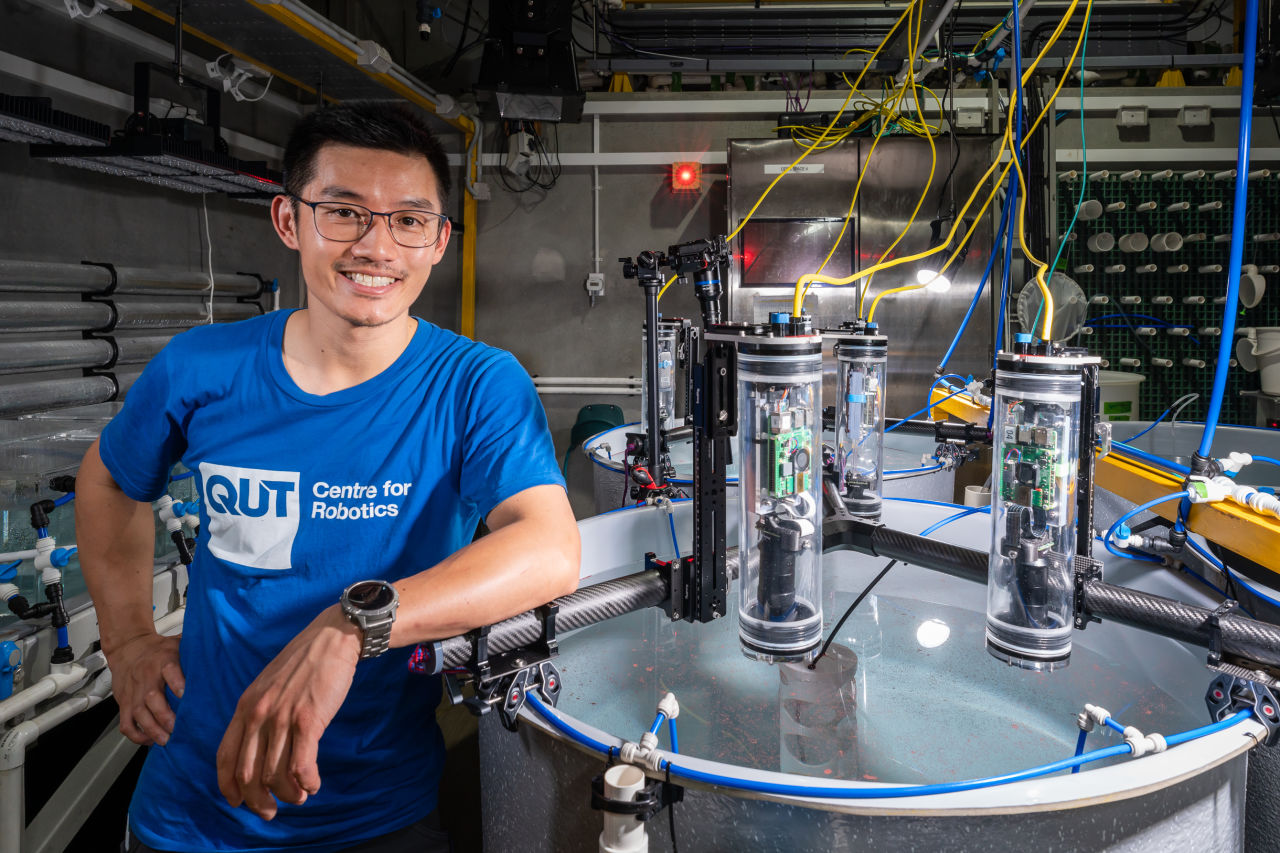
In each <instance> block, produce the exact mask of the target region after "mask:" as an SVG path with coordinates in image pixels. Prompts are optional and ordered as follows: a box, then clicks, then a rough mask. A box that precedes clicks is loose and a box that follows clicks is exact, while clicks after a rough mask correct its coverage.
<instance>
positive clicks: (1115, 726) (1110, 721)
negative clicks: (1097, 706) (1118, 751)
mask: <svg viewBox="0 0 1280 853" xmlns="http://www.w3.org/2000/svg"><path fill="white" fill-rule="evenodd" d="M1102 722H1103V723H1104V724H1105V725H1106V727H1107V728H1109V729H1111V730H1112V731H1117V732H1119V733H1120V734H1124V726H1122V725H1120V724H1119V723H1117V722H1116V721H1115V720H1113V719H1112V718H1111V717H1107V718H1106V719H1105V720H1103V721H1102Z"/></svg>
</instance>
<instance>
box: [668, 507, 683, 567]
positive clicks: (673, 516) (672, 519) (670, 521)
mask: <svg viewBox="0 0 1280 853" xmlns="http://www.w3.org/2000/svg"><path fill="white" fill-rule="evenodd" d="M667 524H669V525H671V547H672V548H675V549H676V559H677V560H678V559H680V543H679V542H677V541H676V514H675V513H674V512H669V513H667Z"/></svg>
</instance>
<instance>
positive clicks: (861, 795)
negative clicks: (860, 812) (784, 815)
mask: <svg viewBox="0 0 1280 853" xmlns="http://www.w3.org/2000/svg"><path fill="white" fill-rule="evenodd" d="M527 701H528V703H529V705H530V706H531V707H532V708H533V710H534V711H536V712H537V713H538V714H539V715H540V716H541V717H542V718H543V719H544V720H546V721H547V723H548V724H550V726H551V727H552V728H554V729H555V730H556V731H558V732H560V733H561V734H563V735H564V736H566V737H568V738H569V739H570V740H572V741H574V742H575V743H579V744H582V745H583V746H586V747H587V748H589V749H594V750H595V751H597V752H602V753H605V754H606V755H610V756H612V755H613V754H614V753H615V752H616V751H617V750H616V749H615V748H614V747H609V746H605V745H604V744H603V743H601V742H600V741H598V740H596V739H595V738H593V737H591V736H590V735H587V734H584V733H582V732H580V731H578V730H577V729H576V728H574V727H573V726H570V725H569V724H568V723H566V722H565V721H564V720H563V719H561V718H560V717H559V716H558V715H556V714H553V713H552V712H551V709H550V708H548V707H547V706H546V705H545V704H544V703H543V702H542V700H541V699H540V698H538V696H537V694H536V693H529V694H528V698H527ZM1252 713H1253V712H1252V711H1251V710H1249V709H1244V710H1241V711H1237V712H1236V713H1234V714H1232V715H1231V716H1230V717H1228V718H1226V719H1225V720H1222V721H1220V722H1217V723H1211V724H1210V725H1207V726H1201V727H1200V728H1197V729H1192V730H1190V731H1187V732H1180V733H1179V734H1176V735H1168V736H1167V737H1165V742H1166V743H1168V745H1169V746H1177V745H1179V744H1183V743H1186V742H1188V741H1192V740H1196V739H1197V738H1202V737H1206V736H1208V735H1211V734H1216V733H1217V732H1220V731H1223V730H1225V729H1228V728H1231V727H1232V726H1234V725H1236V724H1237V723H1242V722H1244V721H1245V720H1247V719H1248V718H1249V717H1250V716H1251V715H1252ZM1132 751H1133V748H1132V747H1131V746H1129V744H1127V743H1121V744H1116V745H1115V746H1109V747H1106V748H1104V749H1096V750H1094V751H1093V752H1087V753H1084V754H1083V755H1076V756H1072V757H1071V758H1064V759H1062V760H1061V761H1055V762H1053V763H1051V764H1044V765H1041V766H1039V767H1032V768H1030V769H1027V770H1020V771H1016V772H1014V773H1006V774H1004V775H1002V776H991V777H988V778H985V779H967V780H964V781H960V782H941V783H937V784H933V785H891V786H884V787H875V788H866V787H834V786H822V785H796V784H786V783H775V782H766V781H762V780H758V779H738V778H734V777H732V776H724V775H721V774H719V773H705V772H703V771H701V770H693V769H691V768H688V767H680V766H679V765H677V764H675V763H673V762H670V761H663V762H662V764H661V769H663V770H666V771H668V772H670V774H671V775H672V776H680V777H683V778H685V779H689V780H691V781H695V782H703V783H706V784H709V785H717V786H720V787H724V788H736V789H737V790H740V791H757V792H760V793H766V794H775V795H781V796H795V797H824V798H832V799H846V800H863V799H866V800H883V799H890V798H895V797H923V796H929V795H932V794H951V793H955V792H957V791H972V790H976V789H979V788H991V787H994V786H996V785H1006V784H1009V783H1011V782H1021V781H1023V780H1025V779H1034V778H1036V777H1039V776H1047V775H1049V774H1051V773H1057V772H1059V771H1062V770H1068V769H1070V768H1072V767H1079V766H1080V765H1082V764H1089V763H1091V762H1094V761H1102V760H1104V759H1107V758H1115V757H1117V756H1121V755H1127V754H1128V753H1131V752H1132Z"/></svg>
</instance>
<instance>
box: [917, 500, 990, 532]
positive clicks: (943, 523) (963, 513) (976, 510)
mask: <svg viewBox="0 0 1280 853" xmlns="http://www.w3.org/2000/svg"><path fill="white" fill-rule="evenodd" d="M979 512H991V507H989V506H973V507H969V508H968V509H966V510H963V511H961V512H957V513H956V514H955V515H952V516H948V517H946V518H944V519H942V521H938V522H935V523H934V524H932V525H930V526H929V527H926V528H925V529H924V530H922V531H921V532H920V535H921V536H928V535H929V534H930V533H932V532H934V531H935V530H938V529H939V528H942V527H946V526H947V525H948V524H950V523H951V522H953V521H957V520H959V519H961V518H965V517H966V516H970V515H973V514H974V513H979Z"/></svg>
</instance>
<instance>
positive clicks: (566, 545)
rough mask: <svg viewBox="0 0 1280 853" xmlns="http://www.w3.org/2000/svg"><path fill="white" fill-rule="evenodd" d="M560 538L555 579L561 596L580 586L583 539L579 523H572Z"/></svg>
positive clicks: (555, 596)
mask: <svg viewBox="0 0 1280 853" xmlns="http://www.w3.org/2000/svg"><path fill="white" fill-rule="evenodd" d="M557 538H558V540H559V541H558V542H557V547H556V549H555V556H554V558H553V562H554V563H555V565H554V567H553V571H552V572H551V573H550V576H551V578H552V579H553V586H554V588H555V595H554V596H553V598H559V597H561V596H564V595H568V594H569V593H571V592H573V591H574V590H576V589H577V588H578V577H579V574H580V570H581V565H582V540H581V538H580V537H579V535H578V525H577V524H576V523H574V524H570V525H568V526H567V527H566V529H565V530H564V531H563V532H562V533H561V535H560V536H559V537H557Z"/></svg>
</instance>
